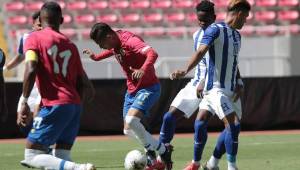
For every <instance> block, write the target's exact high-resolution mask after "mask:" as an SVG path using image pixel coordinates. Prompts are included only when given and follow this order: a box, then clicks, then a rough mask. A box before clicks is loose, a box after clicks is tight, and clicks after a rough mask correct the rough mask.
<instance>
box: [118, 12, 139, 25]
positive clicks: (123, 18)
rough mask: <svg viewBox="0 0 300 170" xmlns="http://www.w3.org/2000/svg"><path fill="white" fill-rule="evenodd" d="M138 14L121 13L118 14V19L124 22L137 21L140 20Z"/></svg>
mask: <svg viewBox="0 0 300 170" xmlns="http://www.w3.org/2000/svg"><path fill="white" fill-rule="evenodd" d="M140 19H141V18H140V14H139V13H128V14H123V15H121V16H120V20H121V21H122V22H124V23H128V24H131V23H137V22H139V21H140Z"/></svg>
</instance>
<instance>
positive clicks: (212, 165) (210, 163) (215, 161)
mask: <svg viewBox="0 0 300 170" xmlns="http://www.w3.org/2000/svg"><path fill="white" fill-rule="evenodd" d="M219 161H220V160H219V159H217V158H215V157H214V156H211V157H210V159H209V161H208V162H207V165H206V166H207V167H208V168H215V167H217V166H218V164H219Z"/></svg>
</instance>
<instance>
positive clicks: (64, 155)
mask: <svg viewBox="0 0 300 170" xmlns="http://www.w3.org/2000/svg"><path fill="white" fill-rule="evenodd" d="M52 155H53V156H55V157H57V158H60V159H63V160H66V161H71V151H70V150H66V149H53V150H52Z"/></svg>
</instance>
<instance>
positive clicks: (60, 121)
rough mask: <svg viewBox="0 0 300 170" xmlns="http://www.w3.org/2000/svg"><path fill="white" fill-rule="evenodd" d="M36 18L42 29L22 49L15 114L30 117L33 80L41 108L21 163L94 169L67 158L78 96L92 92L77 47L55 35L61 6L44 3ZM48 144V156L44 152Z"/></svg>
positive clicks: (74, 129) (62, 169)
mask: <svg viewBox="0 0 300 170" xmlns="http://www.w3.org/2000/svg"><path fill="white" fill-rule="evenodd" d="M40 19H41V23H42V26H43V29H42V30H40V31H36V32H33V33H31V34H30V36H28V38H27V40H26V42H25V47H24V51H25V62H26V66H25V73H24V82H23V93H22V94H23V95H22V99H21V101H22V102H21V103H22V105H21V109H20V114H19V115H20V116H21V118H22V122H24V121H25V120H26V118H27V115H28V114H29V106H28V103H27V101H28V97H29V94H30V91H31V90H32V87H33V84H34V82H35V79H36V82H37V87H38V89H39V91H40V94H41V97H42V104H43V107H42V108H41V110H40V111H39V113H38V115H37V116H36V117H35V118H34V122H33V128H32V129H31V131H30V133H29V134H28V137H27V141H26V148H25V156H24V157H25V159H24V160H23V161H21V164H22V165H24V166H28V167H33V168H40V169H53V170H94V169H96V168H95V167H94V165H92V164H90V163H87V164H77V163H74V162H72V161H71V158H70V150H71V148H72V146H73V143H74V141H75V138H76V135H77V133H78V129H79V124H80V112H81V101H80V97H81V96H85V95H87V94H91V91H92V85H91V83H90V82H89V80H88V79H87V76H86V74H85V72H84V70H83V67H82V63H81V60H80V56H79V52H78V50H77V47H76V46H75V44H74V43H72V42H71V41H70V40H69V39H68V38H67V37H66V36H65V35H63V34H62V33H60V32H59V28H60V24H62V22H63V17H62V11H61V8H60V6H59V5H58V4H57V3H56V2H46V3H44V4H43V6H42V8H41V11H40ZM90 97H92V96H90ZM19 115H18V116H19ZM53 144H55V147H54V149H53V155H49V154H46V153H47V148H48V147H49V146H50V145H53Z"/></svg>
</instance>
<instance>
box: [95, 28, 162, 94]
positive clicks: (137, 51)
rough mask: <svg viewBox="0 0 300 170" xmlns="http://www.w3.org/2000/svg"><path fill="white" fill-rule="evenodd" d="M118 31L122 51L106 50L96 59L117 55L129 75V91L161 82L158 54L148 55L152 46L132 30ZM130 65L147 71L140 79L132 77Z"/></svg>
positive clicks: (127, 75) (133, 91)
mask: <svg viewBox="0 0 300 170" xmlns="http://www.w3.org/2000/svg"><path fill="white" fill-rule="evenodd" d="M116 32H117V34H118V36H119V38H120V40H121V49H120V51H114V50H115V49H112V50H105V51H104V52H102V53H101V54H99V55H98V56H95V58H94V60H101V59H104V58H107V57H109V56H111V55H115V57H116V59H117V60H118V62H119V63H120V65H121V66H122V69H123V71H124V73H125V75H126V77H127V90H128V92H129V93H135V92H136V91H138V90H139V89H141V88H145V87H149V86H152V85H154V84H156V83H159V80H158V78H157V77H156V74H155V68H154V62H155V60H156V58H157V56H155V55H150V56H147V51H148V49H150V48H151V47H150V46H149V45H147V44H146V43H145V42H144V40H143V39H142V38H140V37H139V36H137V35H135V34H133V33H131V32H128V31H123V30H118V31H116ZM130 67H132V68H134V69H143V70H144V72H145V74H144V76H143V77H142V78H141V79H140V80H134V79H132V77H131V74H132V71H131V70H130V69H129V68H130Z"/></svg>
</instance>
